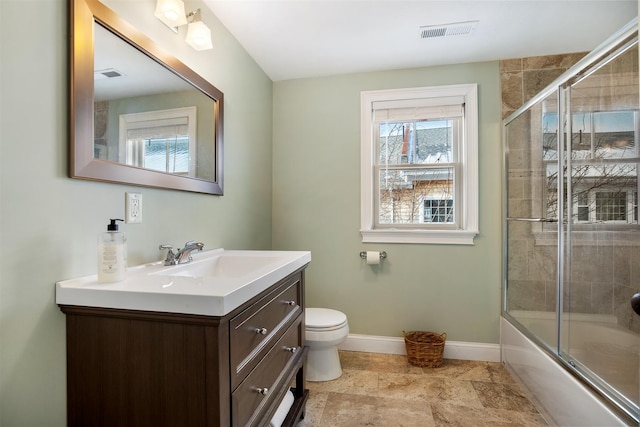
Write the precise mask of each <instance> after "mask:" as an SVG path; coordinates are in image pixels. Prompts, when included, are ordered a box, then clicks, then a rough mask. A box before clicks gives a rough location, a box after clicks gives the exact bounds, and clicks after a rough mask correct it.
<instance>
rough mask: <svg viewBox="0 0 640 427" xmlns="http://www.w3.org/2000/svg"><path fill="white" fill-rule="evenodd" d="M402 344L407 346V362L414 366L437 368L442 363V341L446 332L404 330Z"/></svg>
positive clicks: (445, 337) (445, 336)
mask: <svg viewBox="0 0 640 427" xmlns="http://www.w3.org/2000/svg"><path fill="white" fill-rule="evenodd" d="M402 333H403V335H404V344H405V346H406V348H407V356H408V357H409V363H411V364H412V365H416V366H423V367H424V366H426V367H429V368H437V367H438V366H440V365H442V354H443V353H444V342H445V340H446V339H447V333H446V332H443V333H442V334H436V333H434V332H422V331H411V332H404V331H402Z"/></svg>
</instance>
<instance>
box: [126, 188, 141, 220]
mask: <svg viewBox="0 0 640 427" xmlns="http://www.w3.org/2000/svg"><path fill="white" fill-rule="evenodd" d="M124 195H125V201H124V220H125V221H124V222H125V223H127V224H139V223H141V222H142V194H140V193H124Z"/></svg>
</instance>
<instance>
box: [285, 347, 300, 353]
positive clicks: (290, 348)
mask: <svg viewBox="0 0 640 427" xmlns="http://www.w3.org/2000/svg"><path fill="white" fill-rule="evenodd" d="M284 349H285V350H286V351H288V352H289V353H295V352H296V351H297V350H298V347H285V348H284Z"/></svg>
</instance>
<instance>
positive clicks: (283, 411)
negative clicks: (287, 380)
mask: <svg viewBox="0 0 640 427" xmlns="http://www.w3.org/2000/svg"><path fill="white" fill-rule="evenodd" d="M294 400H295V398H294V397H293V393H292V392H291V390H289V391H288V392H287V394H285V395H284V398H283V399H282V402H280V406H278V409H277V410H276V413H275V414H274V415H273V418H271V421H270V422H269V427H280V426H281V425H282V422H283V421H284V419H285V418H286V417H287V414H288V413H289V409H291V406H292V405H293V401H294Z"/></svg>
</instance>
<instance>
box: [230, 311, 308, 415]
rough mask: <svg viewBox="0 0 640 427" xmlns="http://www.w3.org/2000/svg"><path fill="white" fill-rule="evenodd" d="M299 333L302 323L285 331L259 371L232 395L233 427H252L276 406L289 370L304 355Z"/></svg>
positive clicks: (259, 366)
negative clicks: (259, 418)
mask: <svg viewBox="0 0 640 427" xmlns="http://www.w3.org/2000/svg"><path fill="white" fill-rule="evenodd" d="M300 329H301V319H300V321H298V322H297V323H296V324H294V325H292V326H291V327H290V328H289V329H288V330H287V331H286V333H285V334H284V336H283V337H282V338H280V340H279V341H278V342H277V343H276V344H275V345H274V346H273V347H272V348H271V350H270V351H269V353H268V354H267V356H266V357H265V358H264V359H262V361H261V362H260V363H259V364H258V365H257V367H256V369H254V370H253V371H252V372H251V373H250V374H249V375H248V376H247V377H246V379H245V380H244V381H243V382H242V383H241V384H240V385H239V386H238V388H237V389H236V390H235V391H234V392H233V394H232V395H231V403H232V411H231V412H232V414H233V423H232V425H233V426H245V425H253V424H254V423H255V422H256V421H258V419H257V417H258V415H260V414H262V415H264V413H263V411H265V410H266V408H267V407H268V406H269V405H271V404H272V403H273V402H272V401H273V399H275V398H276V397H277V396H276V395H277V394H278V390H279V389H280V388H281V387H279V385H280V383H281V382H282V381H284V380H285V376H286V374H287V372H288V370H290V366H291V365H292V364H294V363H295V361H296V359H299V357H298V356H299V355H300V354H301V353H302V354H304V353H303V349H302V348H301V347H300V346H299V343H300V341H299V340H300V333H301V330H300ZM259 421H264V420H259Z"/></svg>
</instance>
